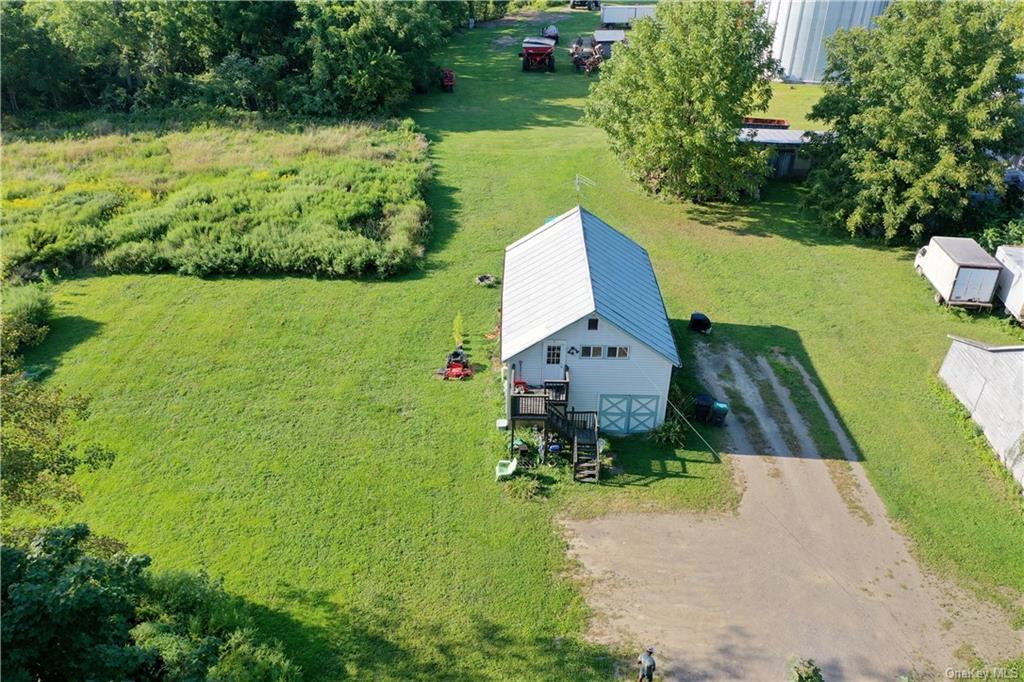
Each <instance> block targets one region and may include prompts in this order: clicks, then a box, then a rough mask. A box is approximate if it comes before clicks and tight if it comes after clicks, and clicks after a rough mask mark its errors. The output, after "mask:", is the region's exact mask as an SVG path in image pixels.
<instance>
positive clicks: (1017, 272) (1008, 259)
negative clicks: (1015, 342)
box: [996, 246, 1024, 322]
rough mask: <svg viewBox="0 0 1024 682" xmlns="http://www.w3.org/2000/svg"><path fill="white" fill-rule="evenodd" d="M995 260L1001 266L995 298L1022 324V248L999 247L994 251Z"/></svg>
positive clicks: (1023, 281) (1023, 299)
mask: <svg viewBox="0 0 1024 682" xmlns="http://www.w3.org/2000/svg"><path fill="white" fill-rule="evenodd" d="M996 260H998V261H999V262H1000V263H1002V264H1003V269H1002V270H1001V271H1000V272H999V280H998V282H997V284H996V297H997V298H998V299H999V300H1001V301H1002V302H1003V305H1004V306H1006V311H1007V312H1008V313H1010V314H1011V315H1013V316H1014V317H1015V318H1017V321H1018V322H1024V263H1022V261H1024V247H1020V246H1012V247H1011V246H1000V247H999V248H998V249H996Z"/></svg>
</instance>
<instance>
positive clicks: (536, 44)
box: [519, 38, 555, 71]
mask: <svg viewBox="0 0 1024 682" xmlns="http://www.w3.org/2000/svg"><path fill="white" fill-rule="evenodd" d="M519 56H520V57H522V59H523V71H531V70H537V69H546V70H548V71H554V70H555V41H554V40H552V39H551V38H526V39H525V40H523V51H522V52H520V53H519Z"/></svg>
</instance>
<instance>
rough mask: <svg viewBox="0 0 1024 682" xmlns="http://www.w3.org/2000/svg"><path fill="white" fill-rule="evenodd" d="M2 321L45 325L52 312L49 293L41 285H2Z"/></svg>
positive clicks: (38, 325)
mask: <svg viewBox="0 0 1024 682" xmlns="http://www.w3.org/2000/svg"><path fill="white" fill-rule="evenodd" d="M2 308H3V316H4V321H5V322H7V321H10V320H15V321H18V322H24V323H27V324H31V325H35V326H37V327H42V326H45V325H46V324H47V323H48V322H49V321H50V316H51V315H52V314H53V302H52V301H51V300H50V294H49V293H48V292H47V291H46V290H45V289H44V288H43V287H41V286H38V285H26V286H11V285H7V286H4V287H3V304H2Z"/></svg>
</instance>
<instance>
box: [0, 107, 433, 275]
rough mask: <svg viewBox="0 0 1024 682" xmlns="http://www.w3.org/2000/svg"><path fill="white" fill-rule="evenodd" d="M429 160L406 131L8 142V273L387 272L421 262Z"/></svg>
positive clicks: (407, 126) (242, 130)
mask: <svg viewBox="0 0 1024 682" xmlns="http://www.w3.org/2000/svg"><path fill="white" fill-rule="evenodd" d="M211 147H216V148H217V150H218V151H217V154H214V155H211V154H210V151H209V150H210V148H211ZM426 149H427V146H426V140H425V139H424V138H423V136H422V135H420V134H418V133H417V132H416V131H415V129H414V127H413V125H412V123H411V122H408V121H406V122H386V123H380V124H375V125H339V126H326V127H315V126H314V127H309V128H302V127H298V126H294V127H290V129H286V130H284V131H276V130H273V129H271V130H263V129H261V128H260V127H259V124H258V123H257V124H254V125H242V126H239V127H237V128H227V127H222V126H200V127H196V128H194V129H192V130H190V131H188V132H185V133H179V132H170V131H168V132H163V133H160V134H154V133H143V134H137V135H131V136H130V137H129V136H127V135H110V136H107V137H101V138H91V139H87V140H84V141H82V140H73V139H65V140H61V141H59V142H42V141H40V142H13V143H11V144H9V145H8V146H7V148H6V158H5V163H6V165H7V168H6V169H5V170H6V175H7V176H8V178H9V180H8V181H7V182H6V183H5V187H4V196H3V204H4V209H5V218H6V223H7V224H6V228H7V230H8V233H7V235H5V237H6V238H5V247H6V255H7V258H6V260H5V263H4V266H5V268H6V271H7V272H8V273H12V272H21V273H26V272H33V271H38V270H39V269H42V268H46V267H50V266H53V265H56V264H62V265H63V264H68V265H88V264H95V265H98V266H99V267H101V268H103V269H105V270H108V271H110V272H120V273H124V272H156V271H162V270H174V271H177V272H180V273H183V274H189V275H200V276H206V275H214V274H265V273H282V272H288V273H301V274H312V275H318V276H324V277H339V276H353V275H363V274H376V275H380V276H387V275H391V274H394V273H396V272H399V271H401V270H403V269H406V268H408V267H410V266H411V265H412V264H413V263H414V262H415V260H416V259H417V258H418V257H419V256H420V255H421V254H422V244H423V241H424V239H425V237H426V231H427V230H426V226H427V222H428V218H429V211H428V209H427V205H426V203H425V202H424V201H423V199H422V196H421V191H422V189H423V186H424V184H425V182H426V181H427V179H428V177H429V166H428V163H427V161H426ZM54 158H56V159H60V161H59V162H58V163H56V164H54V162H53V161H52V160H53V159H54ZM44 167H46V168H47V177H48V178H50V179H49V180H47V182H45V183H44V182H40V181H39V180H38V178H39V176H40V173H41V170H42V168H44Z"/></svg>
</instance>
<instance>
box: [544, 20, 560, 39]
mask: <svg viewBox="0 0 1024 682" xmlns="http://www.w3.org/2000/svg"><path fill="white" fill-rule="evenodd" d="M544 37H545V38H550V39H551V40H553V41H555V42H556V43H557V42H558V27H557V26H555V25H554V24H551V25H550V26H548V27H547V28H546V29H544Z"/></svg>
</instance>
